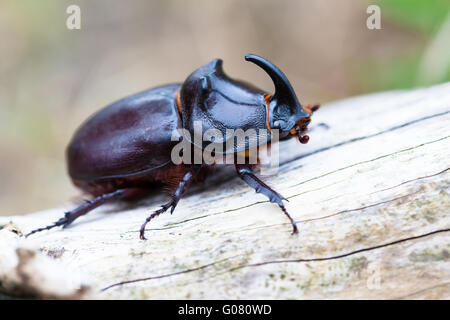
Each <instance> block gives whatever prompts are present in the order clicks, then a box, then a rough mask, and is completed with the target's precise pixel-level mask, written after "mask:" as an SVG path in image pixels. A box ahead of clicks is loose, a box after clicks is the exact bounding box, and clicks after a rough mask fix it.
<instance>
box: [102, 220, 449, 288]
mask: <svg viewBox="0 0 450 320" xmlns="http://www.w3.org/2000/svg"><path fill="white" fill-rule="evenodd" d="M443 232H450V228H448V229H440V230H435V231H431V232H428V233H425V234H421V235H418V236H412V237H408V238H403V239H399V240H395V241H392V242H388V243H384V244H380V245H377V246H372V247H367V248H362V249H359V250H354V251H351V252H347V253H344V254H340V255H335V256H331V257H323V258H307V259H284V260H273V261H263V262H258V263H252V264H246V265H240V266H237V267H234V268H230V269H228V270H226V271H225V272H223V273H228V272H234V271H236V270H240V269H244V268H249V267H259V266H264V265H269V264H279V263H293V262H318V261H327V260H335V259H341V258H345V257H348V256H352V255H355V254H358V253H361V252H367V251H372V250H376V249H380V248H385V247H389V246H392V245H395V244H399V243H402V242H406V241H412V240H416V239H420V238H425V237H428V236H431V235H434V234H438V233H443ZM235 257H237V256H233V257H229V258H226V259H222V260H219V261H215V262H211V263H208V264H205V265H202V266H200V267H196V268H191V269H185V270H181V271H178V272H173V273H168V274H163V275H159V276H152V277H145V278H139V279H134V280H127V281H121V282H117V283H114V284H111V285H109V286H106V287H104V288H103V289H101V291H106V290H109V289H111V288H113V287H117V286H121V285H126V284H130V283H136V282H143V281H150V280H156V279H162V278H168V277H172V276H177V275H182V274H186V273H190V272H195V271H199V270H202V269H206V268H208V267H211V266H213V265H216V264H219V263H221V262H223V261H227V260H230V259H233V258H235ZM199 281H201V280H199Z"/></svg>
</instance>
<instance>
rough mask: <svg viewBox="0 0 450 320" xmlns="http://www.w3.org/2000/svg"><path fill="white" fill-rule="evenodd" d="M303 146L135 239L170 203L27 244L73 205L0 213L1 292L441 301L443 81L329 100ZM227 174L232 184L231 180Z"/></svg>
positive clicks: (445, 204) (445, 191)
mask: <svg viewBox="0 0 450 320" xmlns="http://www.w3.org/2000/svg"><path fill="white" fill-rule="evenodd" d="M313 121H314V122H313V124H314V125H313V126H312V130H311V133H310V136H311V141H310V142H309V144H307V145H300V144H299V143H298V142H296V141H288V142H283V143H281V145H280V154H281V158H282V160H281V166H280V168H279V170H278V172H274V173H272V174H271V175H268V176H263V177H262V179H263V180H265V181H267V183H268V184H269V185H271V186H273V187H275V189H276V190H277V191H279V192H280V193H281V194H283V195H284V196H285V197H287V198H288V199H289V202H288V203H286V207H287V209H288V211H289V212H290V214H291V215H292V216H293V217H294V219H295V220H296V221H297V223H298V226H299V231H300V233H299V235H294V236H293V235H291V233H290V231H291V229H290V228H291V227H290V225H289V223H288V221H287V220H286V218H285V216H284V215H283V214H282V213H281V212H280V210H279V208H278V207H277V206H276V205H274V204H271V203H269V202H268V201H267V200H266V199H265V198H264V197H263V196H262V195H259V194H256V193H255V192H254V191H253V190H251V189H250V188H248V187H247V186H246V185H245V184H244V183H243V182H242V181H241V180H240V179H239V178H237V177H234V173H233V172H232V171H231V172H230V171H227V170H224V171H223V172H222V173H220V174H219V175H218V176H216V177H213V178H212V179H210V180H209V181H207V182H206V184H205V185H202V186H200V187H197V188H193V189H192V190H191V191H190V192H189V193H188V194H187V195H186V196H185V197H184V198H183V199H182V200H181V201H180V203H179V205H178V207H177V209H176V211H175V213H174V214H173V215H170V214H165V215H161V216H160V217H158V218H157V219H155V220H152V222H151V223H150V224H149V225H148V229H147V236H148V238H149V240H148V241H141V240H139V236H138V232H139V227H140V225H141V224H142V222H143V220H144V219H145V217H146V216H147V215H148V213H149V212H150V211H151V210H154V209H156V208H157V207H158V206H159V205H160V204H161V203H163V201H164V200H165V198H164V196H162V195H154V196H152V197H150V198H148V199H146V200H143V201H140V202H139V203H138V204H136V205H133V206H127V205H126V204H119V203H116V204H109V205H105V206H104V207H102V208H99V209H96V210H95V211H93V212H92V213H90V214H88V215H87V216H85V217H82V218H80V219H79V220H77V221H76V222H75V223H74V224H73V225H72V226H71V227H69V228H67V229H64V230H57V229H53V230H51V231H45V232H42V233H39V234H36V235H34V236H32V237H29V238H27V239H24V238H23V237H22V236H21V235H22V234H23V233H25V232H28V231H30V230H31V229H33V228H36V227H40V226H42V225H46V224H48V223H49V222H52V221H55V220H57V219H58V218H60V217H61V215H62V213H63V212H64V211H66V210H67V209H70V208H72V207H73V205H74V204H73V203H68V204H67V206H65V207H64V208H56V209H51V210H46V211H43V212H39V213H34V214H30V215H26V216H13V217H1V218H0V225H2V226H3V229H2V230H0V288H1V290H2V291H3V292H6V294H15V295H22V296H23V295H28V296H37V297H51V298H85V297H90V298H101V299H103V298H106V299H107V298H119V299H120V298H126V299H160V298H164V299H216V298H224V299H246V298H247V299H260V298H268V299H303V298H319V299H320V298H333V299H334V298H369V299H371V298H382V299H392V298H419V299H423V298H425V299H427V298H438V299H448V298H450V196H449V186H450V170H449V167H450V83H446V84H442V85H438V86H434V87H431V88H424V89H417V90H412V91H393V92H384V93H378V94H372V95H367V96H361V97H355V98H351V99H346V100H342V101H338V102H335V103H329V104H327V105H325V106H323V107H322V109H321V110H320V111H319V112H318V113H316V114H315V116H314V119H313ZM229 175H231V176H229Z"/></svg>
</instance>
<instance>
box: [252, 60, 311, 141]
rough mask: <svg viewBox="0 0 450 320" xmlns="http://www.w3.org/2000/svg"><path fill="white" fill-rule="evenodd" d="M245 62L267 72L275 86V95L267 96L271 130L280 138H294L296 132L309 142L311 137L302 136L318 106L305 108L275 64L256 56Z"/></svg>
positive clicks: (302, 139) (300, 137) (301, 139)
mask: <svg viewBox="0 0 450 320" xmlns="http://www.w3.org/2000/svg"><path fill="white" fill-rule="evenodd" d="M245 60H247V61H250V62H253V63H254V64H256V65H257V66H259V67H261V68H262V69H263V70H264V71H266V72H267V74H268V75H269V76H270V78H272V81H273V84H274V86H275V93H274V94H273V95H268V96H267V98H268V101H267V102H268V105H269V112H268V114H269V125H270V128H271V129H279V130H280V138H286V137H288V136H292V135H293V134H294V132H295V134H296V135H297V136H298V138H299V140H300V142H302V143H306V142H308V139H309V137H308V136H306V135H302V134H303V133H304V132H305V131H306V128H307V126H308V124H309V122H310V121H311V114H312V112H313V111H315V110H317V109H318V106H314V107H313V108H315V109H313V108H312V109H309V108H303V106H302V105H301V104H300V102H299V101H298V99H297V95H296V94H295V92H294V89H293V88H292V86H291V84H290V82H289V80H288V79H287V77H286V76H285V74H284V73H283V72H282V71H281V70H280V69H278V67H277V66H275V65H274V64H273V63H271V62H269V61H268V60H266V59H264V58H262V57H259V56H257V55H254V54H248V55H246V56H245Z"/></svg>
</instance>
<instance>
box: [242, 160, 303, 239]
mask: <svg viewBox="0 0 450 320" xmlns="http://www.w3.org/2000/svg"><path fill="white" fill-rule="evenodd" d="M235 167H236V172H237V174H238V175H239V177H240V178H241V179H242V180H244V181H245V182H246V183H247V184H248V185H249V186H250V187H252V188H253V189H255V191H256V192H257V193H262V194H263V195H265V196H266V197H267V198H269V200H270V202H274V203H276V204H278V206H279V207H280V208H281V210H282V211H283V213H284V214H285V215H286V216H287V217H288V219H289V221H290V222H291V225H292V234H296V233H298V229H297V224H296V223H295V221H294V219H292V217H291V216H290V215H289V213H288V212H287V210H286V208H285V206H284V204H283V200H286V201H288V200H287V199H286V198H285V197H283V196H282V195H280V194H279V193H278V192H276V191H275V190H273V189H272V188H270V187H269V186H268V185H266V184H265V183H264V182H262V181H261V180H260V179H259V178H258V177H257V176H255V174H254V173H253V170H252V168H251V166H249V165H245V164H236V165H235Z"/></svg>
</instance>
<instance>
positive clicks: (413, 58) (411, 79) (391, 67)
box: [355, 0, 450, 92]
mask: <svg viewBox="0 0 450 320" xmlns="http://www.w3.org/2000/svg"><path fill="white" fill-rule="evenodd" d="M377 4H378V5H379V6H380V7H381V10H382V21H383V22H382V23H383V24H385V23H386V22H387V23H389V24H393V25H396V26H398V27H400V28H402V29H404V30H407V31H409V32H410V33H413V34H415V35H416V38H417V39H419V41H420V43H419V45H418V46H417V47H416V48H414V49H412V50H410V51H409V52H406V53H404V52H402V53H401V54H398V55H395V56H392V57H388V58H386V59H379V58H373V59H368V60H367V61H363V62H361V63H360V64H358V65H357V66H356V69H357V70H356V72H355V74H356V77H357V79H358V82H359V83H360V85H361V91H363V92H371V91H382V90H393V89H408V88H413V87H415V86H418V85H430V84H433V83H437V82H445V81H450V68H448V64H447V72H446V73H445V74H444V76H443V77H442V78H438V79H433V78H432V79H425V80H424V79H421V78H420V71H419V69H420V68H421V61H422V59H424V53H425V50H426V48H427V46H428V45H429V43H430V42H431V41H432V39H433V37H434V36H435V35H436V33H438V32H439V31H440V28H441V27H442V26H443V24H444V23H445V20H446V19H450V1H449V0H426V1H424V0H381V1H379V2H377ZM447 42H448V43H450V39H447ZM447 49H448V50H449V51H450V47H449V46H448V45H447ZM442 54H445V55H447V57H449V59H450V56H449V52H447V53H446V52H442Z"/></svg>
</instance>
